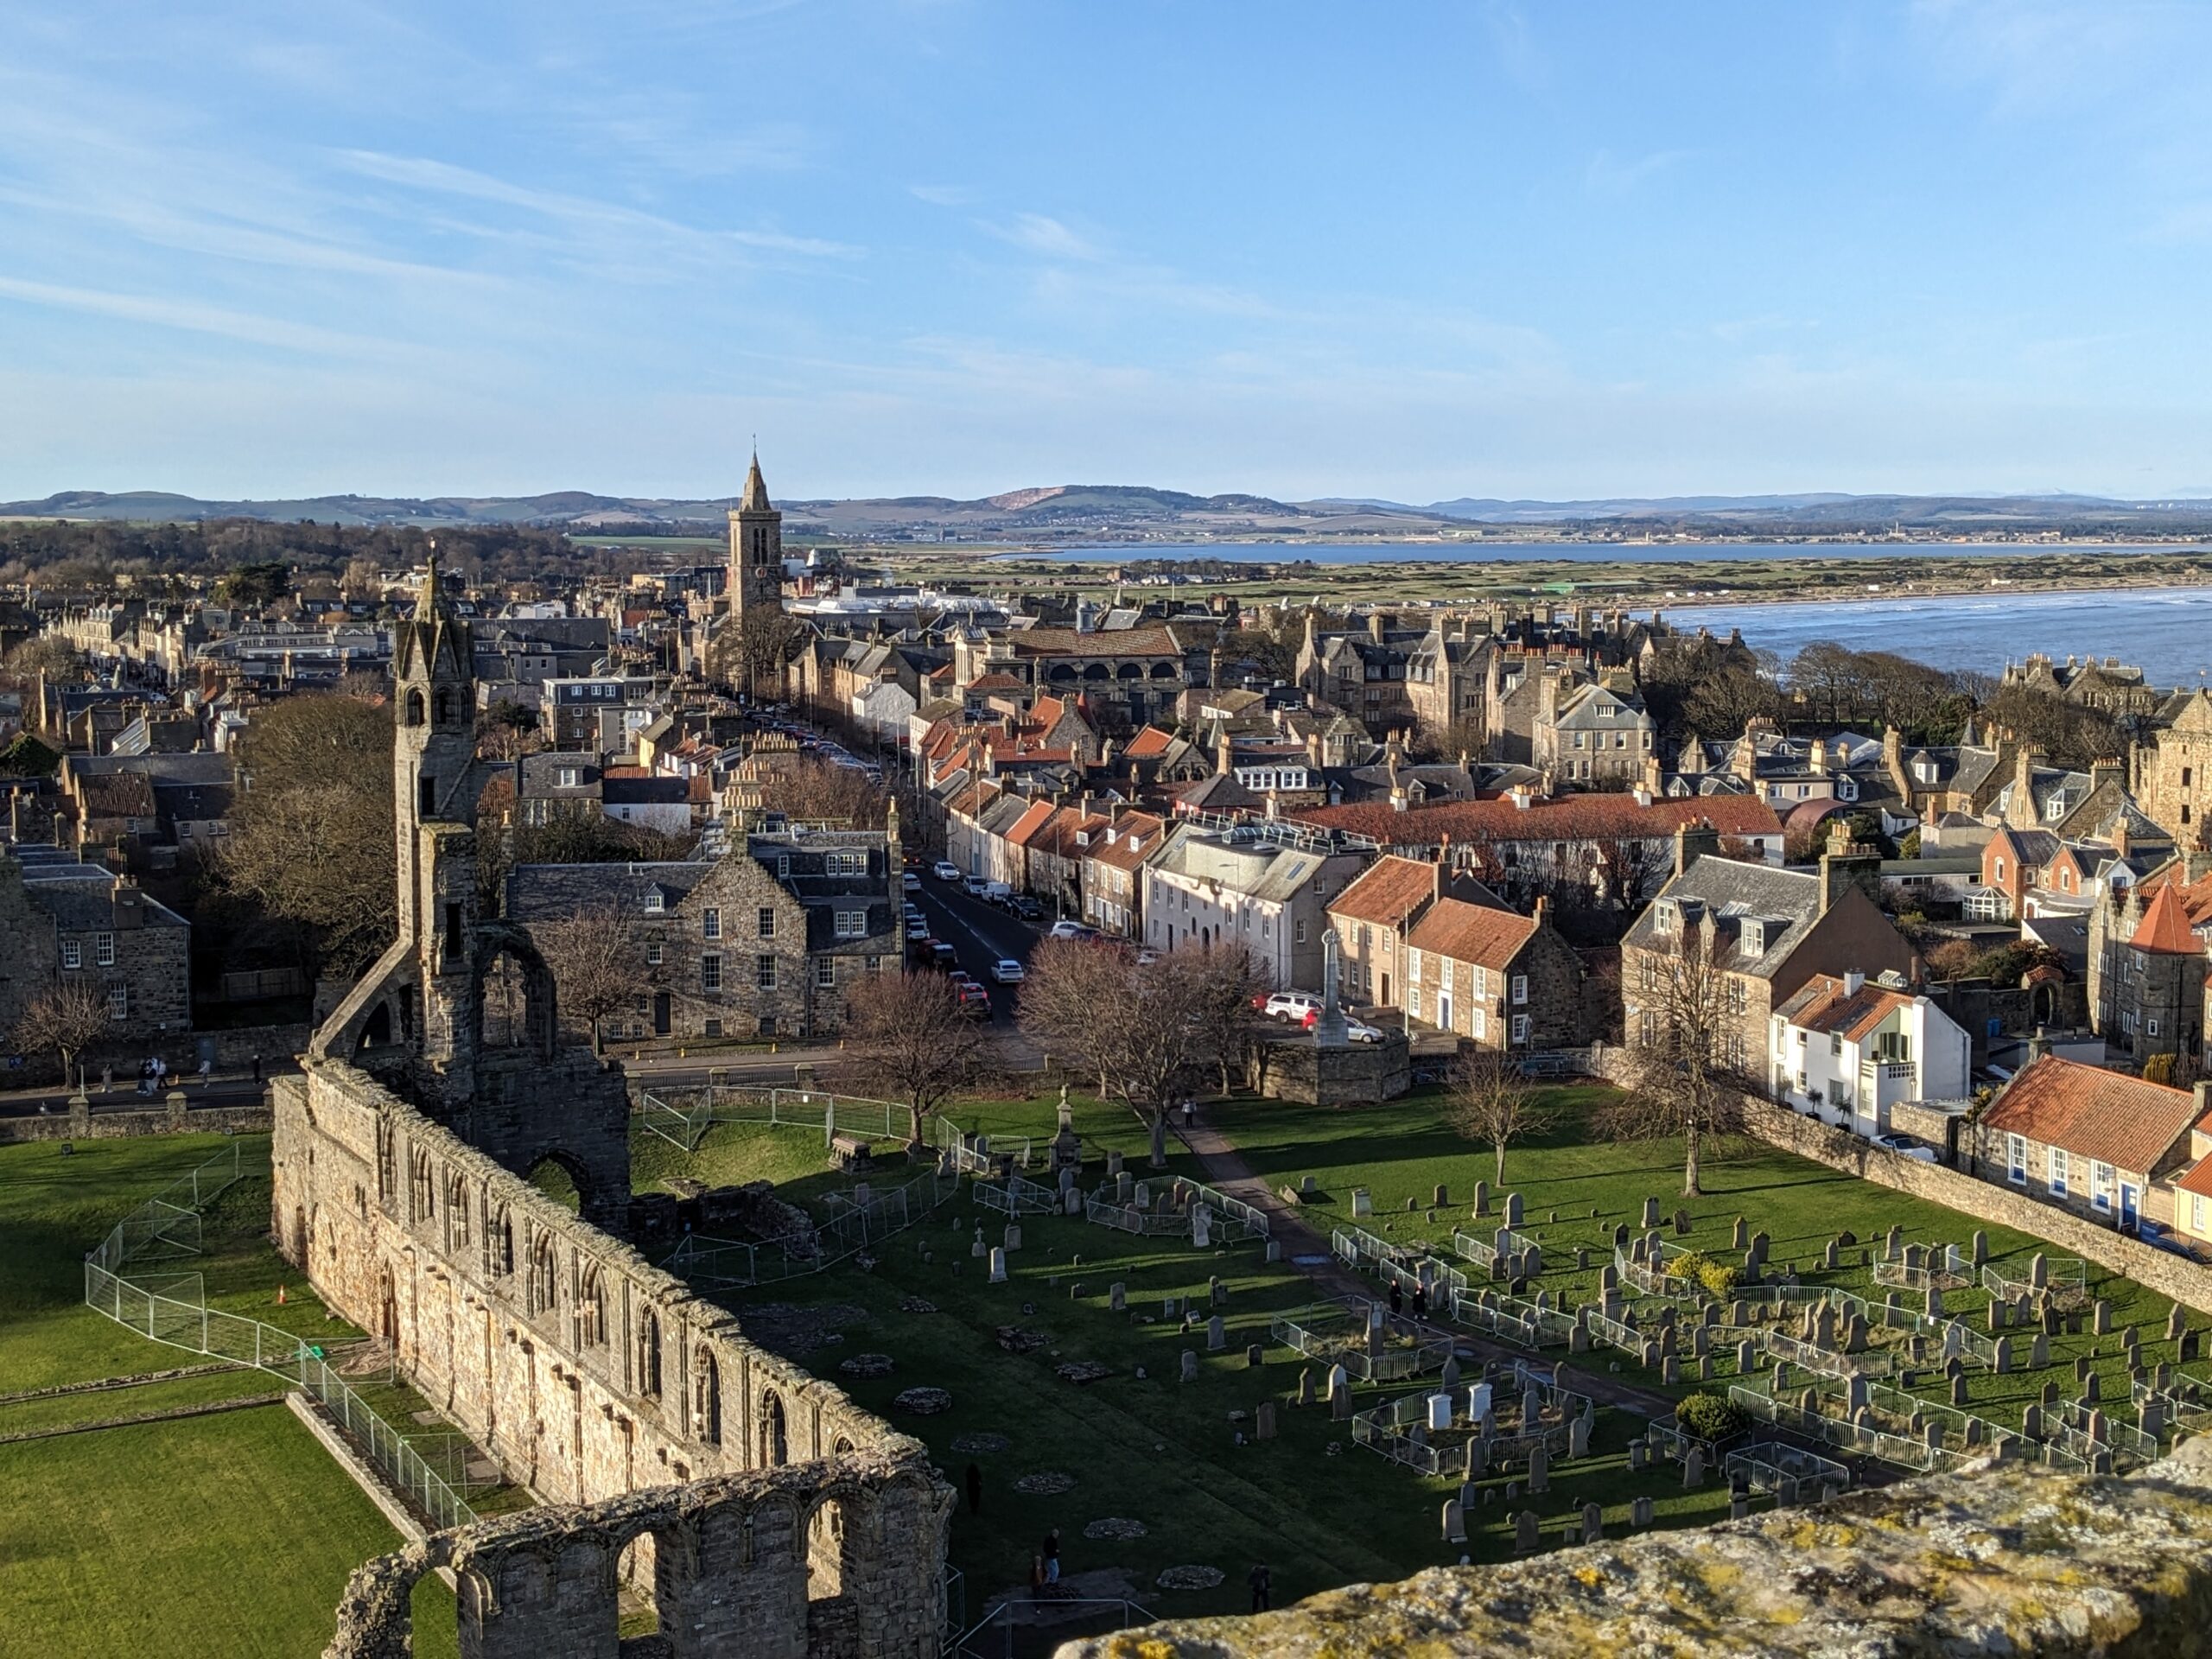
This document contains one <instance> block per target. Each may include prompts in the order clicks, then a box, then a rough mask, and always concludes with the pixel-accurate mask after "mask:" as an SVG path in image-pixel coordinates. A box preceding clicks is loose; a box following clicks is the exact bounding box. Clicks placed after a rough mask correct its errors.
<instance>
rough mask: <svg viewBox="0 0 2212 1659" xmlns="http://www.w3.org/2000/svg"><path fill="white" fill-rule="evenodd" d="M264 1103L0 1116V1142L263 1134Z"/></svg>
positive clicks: (266, 1113) (265, 1121) (266, 1112)
mask: <svg viewBox="0 0 2212 1659" xmlns="http://www.w3.org/2000/svg"><path fill="white" fill-rule="evenodd" d="M269 1127H270V1108H269V1107H268V1106H267V1105H266V1104H263V1105H254V1106H210V1107H198V1108H194V1109H182V1108H179V1107H175V1106H173V1105H171V1104H168V1103H163V1104H162V1105H158V1106H152V1107H149V1108H148V1109H145V1110H144V1111H128V1112H92V1113H89V1114H87V1115H86V1116H81V1117H80V1116H76V1115H75V1114H73V1113H60V1112H57V1113H55V1114H54V1116H50V1117H4V1118H0V1144H6V1143H8V1142H10V1141H128V1140H136V1139H137V1138H138V1137H140V1136H142V1135H262V1134H266V1133H267V1132H268V1129H269Z"/></svg>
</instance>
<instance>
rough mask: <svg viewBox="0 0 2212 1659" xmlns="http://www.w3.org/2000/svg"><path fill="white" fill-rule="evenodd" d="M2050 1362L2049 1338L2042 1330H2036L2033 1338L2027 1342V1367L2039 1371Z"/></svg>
mask: <svg viewBox="0 0 2212 1659" xmlns="http://www.w3.org/2000/svg"><path fill="white" fill-rule="evenodd" d="M2048 1364H2050V1337H2049V1336H2048V1335H2046V1334H2045V1333H2044V1332H2041V1331H2038V1332H2036V1335H2035V1340H2034V1341H2033V1342H2031V1343H2030V1344H2028V1366H2029V1369H2030V1370H2037V1371H2039V1370H2043V1368H2044V1366H2046V1365H2048Z"/></svg>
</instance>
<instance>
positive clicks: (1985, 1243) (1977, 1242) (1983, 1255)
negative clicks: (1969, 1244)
mask: <svg viewBox="0 0 2212 1659" xmlns="http://www.w3.org/2000/svg"><path fill="white" fill-rule="evenodd" d="M1973 1251H1974V1266H1975V1267H1976V1268H1980V1267H1982V1266H1983V1265H1984V1264H1986V1262H1988V1260H1989V1235H1988V1234H1987V1233H1985V1232H1983V1231H1982V1230H1981V1229H1980V1228H1979V1227H1977V1228H1975V1229H1974V1239H1973Z"/></svg>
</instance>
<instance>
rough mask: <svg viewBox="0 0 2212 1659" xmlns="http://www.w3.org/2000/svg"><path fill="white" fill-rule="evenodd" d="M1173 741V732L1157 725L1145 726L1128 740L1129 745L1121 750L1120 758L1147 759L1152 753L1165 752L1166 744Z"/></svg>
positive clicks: (1152, 755) (1151, 756)
mask: <svg viewBox="0 0 2212 1659" xmlns="http://www.w3.org/2000/svg"><path fill="white" fill-rule="evenodd" d="M1174 741H1175V734H1174V733H1173V732H1166V731H1162V730H1161V729H1160V728H1159V727H1157V726H1147V727H1146V728H1144V729H1143V730H1142V731H1141V732H1139V733H1138V734H1136V735H1135V737H1133V738H1131V739H1130V740H1129V747H1128V748H1126V749H1123V750H1122V759H1123V760H1151V759H1152V758H1153V757H1154V755H1160V754H1165V753H1167V747H1168V745H1170V744H1171V743H1173V742H1174Z"/></svg>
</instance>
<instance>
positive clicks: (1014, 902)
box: [1007, 893, 1045, 922]
mask: <svg viewBox="0 0 2212 1659" xmlns="http://www.w3.org/2000/svg"><path fill="white" fill-rule="evenodd" d="M1007 909H1008V910H1010V911H1012V912H1014V914H1015V915H1017V916H1019V917H1020V918H1021V919H1022V920H1023V921H1025V922H1041V921H1043V920H1044V919H1045V906H1042V905H1040V904H1039V903H1038V902H1037V901H1036V900H1035V899H1032V898H1030V897H1029V896H1028V895H1027V893H1016V894H1014V898H1013V899H1011V900H1010V901H1009V902H1008V903H1007Z"/></svg>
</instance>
